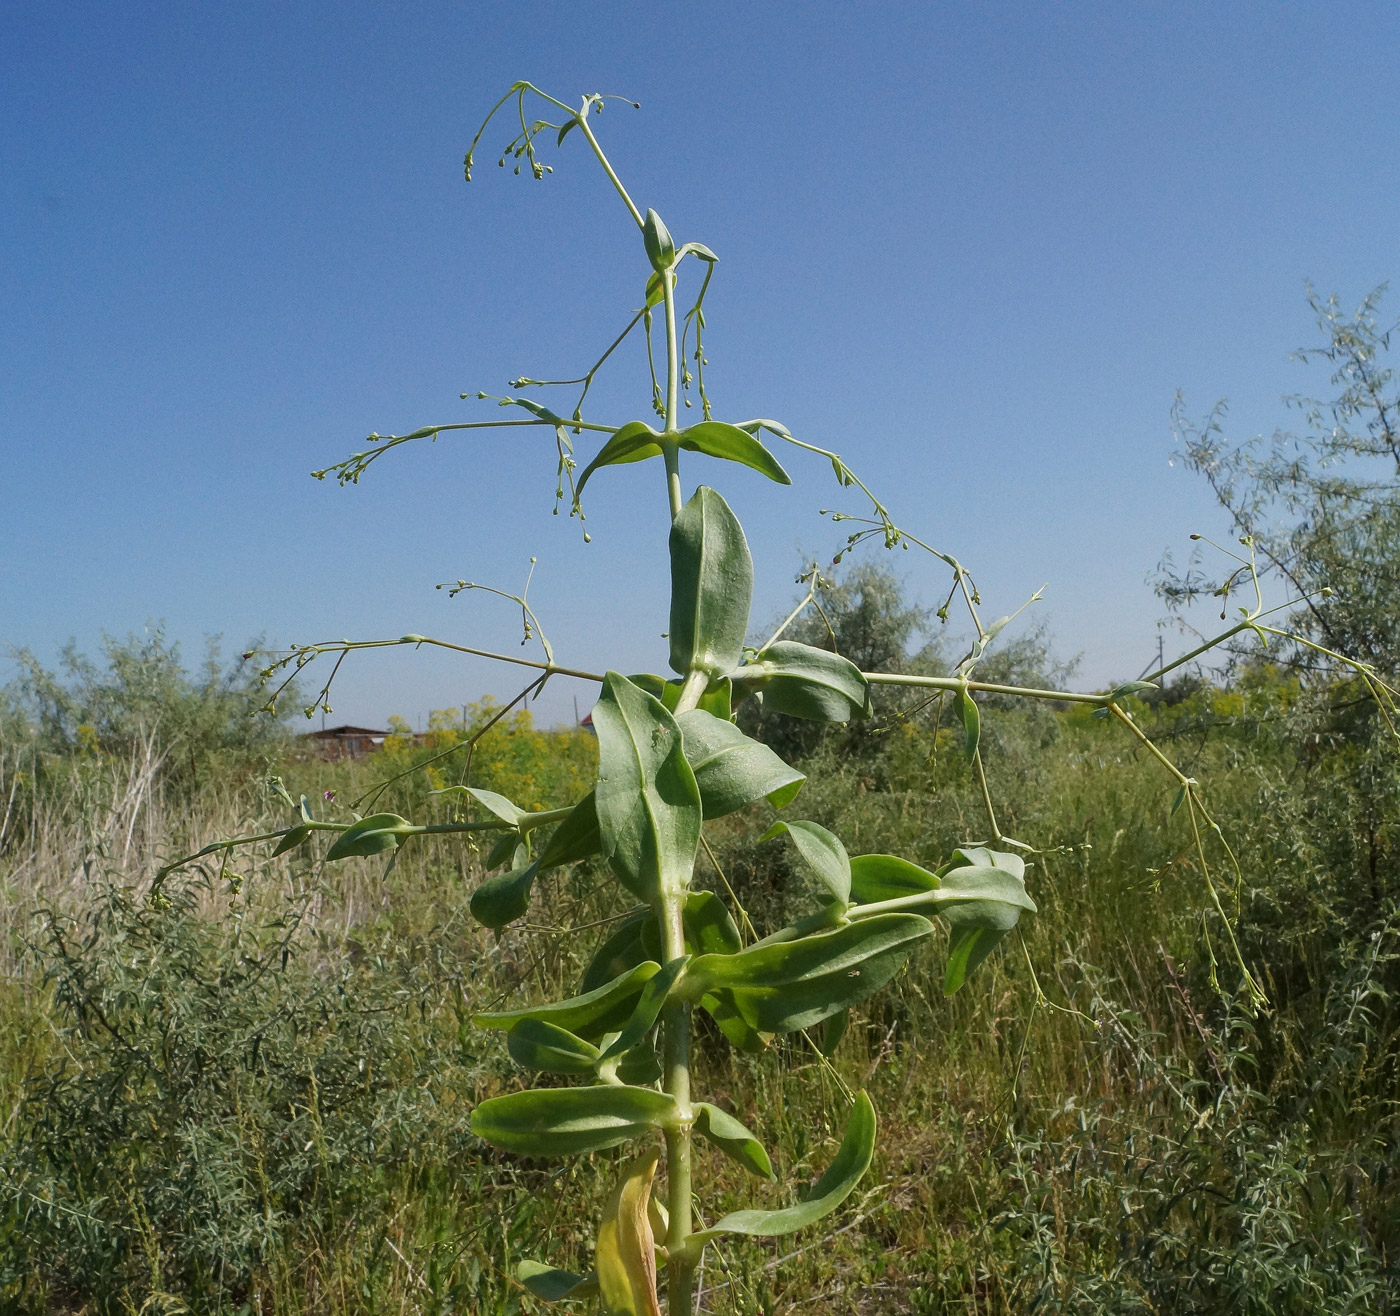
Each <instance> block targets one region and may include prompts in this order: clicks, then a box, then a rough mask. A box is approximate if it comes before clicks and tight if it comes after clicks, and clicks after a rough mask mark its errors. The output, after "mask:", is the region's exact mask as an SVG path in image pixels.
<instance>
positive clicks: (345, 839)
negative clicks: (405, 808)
mask: <svg viewBox="0 0 1400 1316" xmlns="http://www.w3.org/2000/svg"><path fill="white" fill-rule="evenodd" d="M412 826H413V824H412V823H410V822H409V821H408V819H407V818H400V817H399V815H398V814H396V813H372V814H370V816H369V817H368V818H361V819H360V821H359V822H357V823H356V824H355V825H354V826H353V827H347V828H346V829H345V830H344V831H343V832H341V834H340V835H339V836H338V837H336V839H335V843H334V844H333V845H332V846H331V848H330V849H329V850H327V851H326V859H327V860H328V861H330V862H332V863H333V862H334V861H335V860H337V859H365V858H368V857H369V856H370V855H376V854H383V853H384V851H386V850H397V849H398V847H399V844H400V843H401V842H402V841H403V838H404V836H405V835H407V833H408V831H409V830H411V829H412Z"/></svg>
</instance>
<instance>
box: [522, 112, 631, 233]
mask: <svg viewBox="0 0 1400 1316" xmlns="http://www.w3.org/2000/svg"><path fill="white" fill-rule="evenodd" d="M535 90H538V88H536V89H535ZM541 95H543V93H541ZM545 99H546V100H554V98H553V97H552V96H547V97H545ZM554 103H555V104H556V105H559V104H560V103H561V102H559V101H554ZM564 108H565V109H568V107H567V106H565V107H564ZM569 112H570V113H571V114H573V116H574V118H575V119H576V120H577V121H578V126H579V128H580V129H582V131H583V135H584V136H585V137H586V138H587V139H588V144H589V146H591V147H592V148H593V154H594V155H596V156H597V157H598V163H599V164H600V165H602V166H603V172H604V173H606V174H607V176H608V177H609V179H611V180H612V185H613V186H614V187H615V188H616V189H617V194H618V196H620V197H621V198H622V203H623V204H624V205H625V206H626V207H627V212H628V214H630V215H631V216H632V219H633V221H634V222H635V223H636V225H637V227H638V228H643V227H645V225H646V221H645V220H644V219H643V218H642V212H641V211H640V210H638V209H637V207H636V205H634V204H633V201H632V198H631V197H630V196H628V195H627V189H626V188H625V187H623V186H622V179H620V178H619V177H618V176H617V173H616V171H615V170H614V169H613V167H612V162H611V161H610V160H609V159H608V157H607V156H606V155H604V154H603V148H602V147H601V146H599V145H598V139H597V138H596V137H594V136H593V129H592V128H590V127H589V126H588V106H587V105H585V106H584V107H583V109H581V110H578V111H574V110H570V111H569Z"/></svg>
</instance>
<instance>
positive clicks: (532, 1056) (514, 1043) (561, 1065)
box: [506, 1019, 598, 1075]
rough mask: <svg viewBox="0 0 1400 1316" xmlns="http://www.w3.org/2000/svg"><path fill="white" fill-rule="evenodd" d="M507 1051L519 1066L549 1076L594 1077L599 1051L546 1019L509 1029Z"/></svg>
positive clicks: (530, 1021)
mask: <svg viewBox="0 0 1400 1316" xmlns="http://www.w3.org/2000/svg"><path fill="white" fill-rule="evenodd" d="M506 1050H508V1051H509V1052H510V1057H511V1059H512V1060H514V1061H515V1063H516V1064H518V1065H524V1067H525V1068H526V1069H538V1070H543V1071H545V1072H547V1073H550V1074H590V1075H591V1074H592V1073H593V1067H594V1065H595V1064H596V1063H597V1061H598V1048H597V1047H596V1046H594V1045H593V1043H592V1042H585V1041H584V1040H583V1038H581V1037H575V1036H574V1035H573V1033H571V1032H569V1031H568V1030H567V1029H565V1028H560V1027H558V1025H556V1024H550V1023H546V1022H545V1021H544V1020H543V1019H518V1020H517V1021H516V1022H515V1023H513V1024H512V1025H511V1026H510V1028H509V1029H507V1030H506Z"/></svg>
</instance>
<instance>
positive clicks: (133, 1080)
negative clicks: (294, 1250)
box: [0, 880, 465, 1311]
mask: <svg viewBox="0 0 1400 1316" xmlns="http://www.w3.org/2000/svg"><path fill="white" fill-rule="evenodd" d="M315 899H316V898H315V896H314V894H313V893H312V892H310V891H303V892H300V893H298V892H294V891H289V892H288V893H287V894H286V896H285V897H284V898H283V899H282V900H281V901H280V902H279V903H278V904H277V905H276V906H275V907H274V908H273V909H272V910H271V911H268V912H266V913H264V914H263V915H261V916H258V915H253V916H251V917H246V916H245V914H247V913H250V911H244V910H243V909H242V908H241V907H240V903H239V901H238V899H237V898H233V899H230V898H228V897H226V896H223V895H221V894H218V893H215V892H211V891H210V890H209V887H208V884H207V883H205V882H204V881H202V880H195V881H192V882H190V883H171V884H170V885H169V886H168V887H167V888H166V897H165V900H164V902H162V903H160V904H150V903H146V902H137V901H133V900H132V899H131V897H130V896H129V895H128V894H127V893H125V892H123V891H121V890H120V889H118V888H116V887H109V888H107V889H106V890H104V891H103V892H101V894H100V895H99V896H98V898H97V899H96V901H95V902H94V904H93V907H92V909H91V911H90V912H89V913H88V915H87V916H86V917H85V918H84V919H83V920H82V921H81V922H77V921H75V920H74V919H73V918H71V917H65V916H61V915H58V914H51V915H49V916H48V917H47V919H46V920H45V921H44V923H43V924H42V925H41V927H40V928H39V929H38V931H37V933H36V936H35V940H34V941H33V943H32V945H31V947H30V950H31V953H32V954H33V956H34V958H35V964H36V967H37V969H38V970H39V971H40V972H41V974H42V976H43V979H44V981H45V982H46V983H47V984H48V987H49V990H50V992H51V993H52V997H51V1001H52V1004H51V1006H50V1007H49V1010H50V1013H49V1016H48V1017H49V1019H50V1020H51V1022H52V1026H53V1029H54V1033H55V1037H54V1043H55V1044H54V1045H53V1046H51V1047H50V1048H48V1051H47V1054H46V1056H45V1058H44V1059H43V1060H42V1061H41V1062H40V1063H39V1064H38V1065H37V1067H36V1068H35V1069H34V1070H33V1072H32V1073H31V1074H30V1076H29V1079H28V1081H27V1083H26V1085H25V1088H24V1092H23V1099H22V1101H21V1103H20V1104H19V1106H18V1108H17V1110H16V1113H15V1116H14V1118H15V1120H16V1128H15V1130H14V1133H13V1135H12V1141H11V1143H10V1146H9V1149H8V1151H7V1153H6V1156H5V1166H4V1168H5V1178H4V1205H5V1220H6V1228H5V1229H4V1231H3V1234H0V1239H2V1240H3V1253H0V1256H3V1259H4V1268H5V1271H6V1273H7V1275H8V1278H9V1280H10V1281H11V1283H12V1284H14V1283H21V1282H23V1283H39V1284H42V1285H43V1286H45V1287H46V1288H47V1289H48V1290H49V1291H50V1292H52V1293H55V1294H64V1293H73V1294H83V1295H101V1298H102V1302H101V1306H102V1309H104V1310H111V1311H126V1310H135V1309H137V1308H139V1307H140V1305H141V1303H142V1301H143V1298H144V1295H147V1294H149V1293H150V1292H152V1291H153V1290H156V1291H168V1292H171V1293H181V1294H184V1295H186V1301H187V1302H189V1303H192V1304H194V1305H195V1307H196V1308H197V1309H207V1310H219V1309H224V1308H225V1304H232V1305H237V1304H238V1303H240V1302H242V1301H244V1300H245V1299H246V1298H247V1297H248V1296H249V1294H250V1291H251V1289H252V1287H253V1286H254V1285H255V1284H256V1283H257V1282H258V1281H259V1277H260V1276H265V1272H266V1267H267V1265H268V1264H269V1262H270V1261H271V1260H272V1258H273V1257H274V1256H275V1255H276V1253H277V1251H278V1249H279V1247H280V1246H281V1245H282V1244H283V1242H284V1240H285V1239H286V1237H287V1236H288V1235H289V1234H290V1233H295V1232H297V1231H307V1230H309V1231H312V1232H315V1231H317V1230H324V1229H329V1228H332V1227H333V1225H334V1222H335V1220H336V1219H337V1218H344V1217H345V1216H346V1215H347V1214H349V1213H353V1212H354V1211H357V1210H374V1209H376V1203H377V1202H378V1201H379V1200H381V1199H382V1198H383V1196H384V1191H385V1186H384V1184H383V1181H382V1175H381V1167H382V1166H384V1165H386V1164H391V1163H393V1162H394V1161H395V1160H396V1159H399V1158H403V1157H406V1156H408V1155H410V1153H411V1151H412V1148H413V1147H414V1146H415V1144H421V1143H425V1142H430V1141H431V1142H437V1143H438V1145H440V1146H444V1145H450V1144H452V1143H453V1142H460V1141H462V1140H463V1138H464V1136H465V1129H464V1128H462V1127H461V1126H460V1124H459V1123H458V1122H457V1120H456V1119H455V1118H454V1116H453V1115H452V1113H451V1112H450V1111H449V1110H447V1109H444V1108H441V1107H435V1106H434V1105H433V1104H431V1103H424V1102H423V1101H421V1100H420V1099H419V1095H418V1094H420V1093H422V1092H424V1091H426V1090H429V1089H431V1087H432V1086H433V1085H434V1083H435V1081H436V1080H435V1076H434V1068H433V1066H432V1065H430V1064H428V1063H427V1057H426V1056H425V1055H424V1054H423V1053H422V1051H421V1049H420V1048H419V1047H418V1046H417V1045H416V1044H415V1032H416V1027H415V1019H416V1017H417V1016H418V1015H419V1012H420V1011H421V1010H422V1009H423V1008H426V1007H430V1006H431V1007H436V1005H437V1003H438V1002H439V1001H440V999H441V996H442V992H443V983H442V981H441V978H440V974H439V973H438V972H437V971H436V970H435V967H434V966H433V965H432V964H431V962H428V963H415V962H414V958H413V957H412V956H411V955H410V954H408V953H407V952H406V948H405V949H396V948H395V947H394V945H393V944H392V943H389V944H387V945H386V946H385V947H384V949H383V952H382V953H380V952H376V953H375V954H374V955H373V956H371V957H370V958H368V959H367V960H366V959H363V958H360V957H359V956H357V955H352V954H350V953H348V952H347V950H346V949H345V948H344V947H341V946H332V945H329V944H326V943H324V942H321V941H319V940H318V937H317V935H316V934H315V933H314V932H313V931H312V930H311V929H310V928H308V926H307V915H308V911H309V910H310V908H311V907H312V906H313V904H314V902H315ZM211 901H213V902H214V904H215V906H216V907H218V908H220V909H221V910H222V913H223V915H224V917H225V918H227V919H229V920H230V923H229V924H228V925H226V924H224V923H223V922H222V921H216V920H211V919H210V918H209V917H208V915H207V912H206V911H207V909H208V905H209V903H210V902H211ZM230 929H231V930H230ZM26 1275H27V1276H28V1280H25V1278H24V1277H25V1276H26Z"/></svg>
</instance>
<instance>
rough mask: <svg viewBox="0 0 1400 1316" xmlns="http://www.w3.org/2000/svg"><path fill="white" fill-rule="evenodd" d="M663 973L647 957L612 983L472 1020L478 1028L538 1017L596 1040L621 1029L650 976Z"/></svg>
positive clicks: (545, 1021)
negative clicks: (565, 998) (560, 999)
mask: <svg viewBox="0 0 1400 1316" xmlns="http://www.w3.org/2000/svg"><path fill="white" fill-rule="evenodd" d="M660 972H661V966H660V965H659V964H657V963H656V962H655V961H653V960H648V961H646V962H645V963H643V964H638V965H637V966H636V967H635V968H632V969H629V970H627V972H625V973H620V974H618V976H617V977H616V978H614V979H613V980H612V981H611V982H606V983H604V984H603V985H602V986H601V987H595V988H594V989H593V990H592V991H591V992H584V993H583V994H582V995H580V996H574V997H571V998H570V999H569V1000H567V1001H548V1002H546V1003H545V1004H543V1005H527V1006H522V1007H521V1008H520V1009H518V1010H488V1011H485V1012H484V1013H482V1014H478V1015H475V1016H473V1018H472V1022H473V1023H474V1024H476V1026H477V1027H478V1028H511V1027H513V1026H514V1025H515V1024H516V1023H518V1022H519V1021H520V1020H521V1019H538V1020H540V1021H542V1022H543V1023H547V1024H554V1025H555V1026H556V1027H558V1028H563V1029H565V1030H567V1031H568V1032H570V1033H574V1034H576V1035H577V1036H579V1037H583V1038H587V1039H589V1040H593V1039H596V1038H599V1037H601V1036H602V1035H603V1034H604V1033H607V1032H612V1031H613V1030H615V1029H618V1028H621V1027H622V1026H623V1025H624V1024H625V1023H626V1022H627V1020H628V1019H629V1018H631V1015H632V1008H633V1006H634V1005H635V1004H636V1001H637V997H639V996H640V995H641V994H642V988H643V987H644V986H645V985H646V983H647V981H648V979H650V978H651V977H653V976H654V975H655V974H657V973H660Z"/></svg>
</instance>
